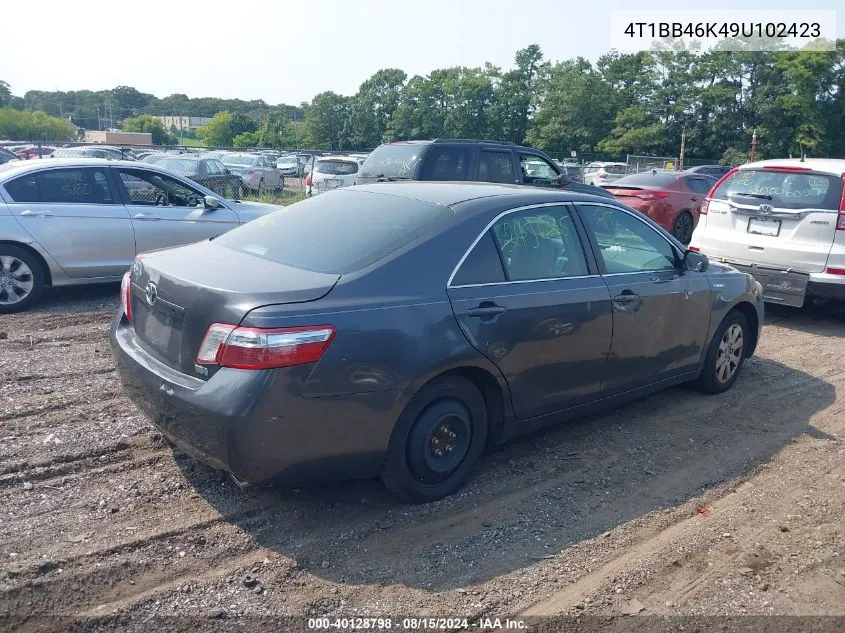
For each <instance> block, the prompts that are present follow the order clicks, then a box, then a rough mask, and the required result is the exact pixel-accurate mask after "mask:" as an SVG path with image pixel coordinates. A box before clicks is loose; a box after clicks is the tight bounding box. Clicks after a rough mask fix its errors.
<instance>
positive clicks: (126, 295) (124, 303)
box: [120, 270, 132, 321]
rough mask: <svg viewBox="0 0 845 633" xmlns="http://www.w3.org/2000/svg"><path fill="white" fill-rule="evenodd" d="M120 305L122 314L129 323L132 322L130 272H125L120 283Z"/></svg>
mask: <svg viewBox="0 0 845 633" xmlns="http://www.w3.org/2000/svg"><path fill="white" fill-rule="evenodd" d="M120 305H121V307H122V308H123V314H125V315H126V318H127V319H128V320H129V321H132V271H131V270H129V271H126V272H125V273H124V274H123V279H122V280H121V281H120Z"/></svg>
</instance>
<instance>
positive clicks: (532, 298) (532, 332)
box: [447, 204, 612, 419]
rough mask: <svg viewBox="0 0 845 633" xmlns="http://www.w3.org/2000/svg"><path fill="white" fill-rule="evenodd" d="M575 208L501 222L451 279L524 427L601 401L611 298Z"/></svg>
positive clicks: (548, 208) (465, 319)
mask: <svg viewBox="0 0 845 633" xmlns="http://www.w3.org/2000/svg"><path fill="white" fill-rule="evenodd" d="M584 245H585V237H584V234H583V232H582V230H581V229H580V228H579V227H578V225H577V223H576V221H575V220H574V216H573V213H572V211H571V209H570V208H568V207H567V206H566V205H563V204H555V205H540V206H535V207H530V208H526V209H519V210H513V211H510V212H507V213H505V214H503V215H501V216H500V217H499V218H498V219H497V220H496V221H495V222H494V223H493V225H492V226H491V227H489V228H488V229H487V230H485V232H484V233H483V234H482V235H481V236H479V238H478V239H477V241H476V243H475V244H473V246H472V248H471V250H469V252H468V253H467V254H466V255H465V256H464V258H463V259H462V260H461V263H460V264H459V266H458V267H457V268H456V270H455V272H454V273H453V275H452V278H451V279H450V280H449V284H448V290H447V292H448V295H449V299H450V300H451V302H452V308H453V310H454V313H455V317H456V318H457V320H458V322H459V324H460V326H461V329H462V330H463V332H464V334H465V335H466V337H467V339H468V340H469V341H470V343H471V344H472V345H473V346H474V347H475V348H476V349H477V350H478V351H479V352H480V353H481V354H483V355H484V356H486V357H487V358H488V359H490V360H491V361H492V362H493V363H495V364H496V365H497V366H498V368H499V369H500V370H501V372H502V375H503V376H504V377H505V379H506V380H507V382H508V385H509V387H510V392H511V399H512V404H513V407H514V411H515V413H516V415H517V416H518V417H520V418H523V419H527V418H533V417H536V416H539V415H543V414H547V413H551V412H554V411H559V410H562V409H565V408H568V407H570V406H575V405H577V404H580V403H583V402H586V401H588V400H590V399H592V398H595V397H596V396H597V395H598V394H599V393H600V391H601V383H602V375H603V372H604V369H605V364H606V361H607V357H608V353H609V352H610V344H611V335H612V314H611V305H610V293H609V292H608V289H607V286H606V285H605V283H604V282H603V281H602V279H601V277H599V276H598V274H597V272H598V271H597V269H596V268H595V262H594V260H592V258H591V257H590V258H589V259H588V257H587V254H588V253H589V249H588V248H584Z"/></svg>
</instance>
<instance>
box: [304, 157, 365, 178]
mask: <svg viewBox="0 0 845 633" xmlns="http://www.w3.org/2000/svg"><path fill="white" fill-rule="evenodd" d="M314 171H315V172H317V173H318V174H329V175H333V176H350V175H352V174H354V173H356V172H357V171H358V163H353V162H351V161H343V160H318V161H317V162H316V163H314Z"/></svg>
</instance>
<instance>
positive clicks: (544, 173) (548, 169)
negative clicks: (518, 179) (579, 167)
mask: <svg viewBox="0 0 845 633" xmlns="http://www.w3.org/2000/svg"><path fill="white" fill-rule="evenodd" d="M519 167H520V170H521V171H522V180H523V182H526V183H549V182H551V181H553V180H555V179H556V178H557V172H556V171H555V168H554V167H552V166H551V164H550V163H549V162H547V161H545V160H543V159H542V158H540V157H539V156H531V155H528V154H520V155H519Z"/></svg>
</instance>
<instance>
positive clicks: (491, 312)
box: [467, 304, 506, 319]
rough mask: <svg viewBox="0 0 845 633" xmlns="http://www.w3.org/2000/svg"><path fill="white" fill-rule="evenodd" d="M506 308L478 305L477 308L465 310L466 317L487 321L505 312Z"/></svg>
mask: <svg viewBox="0 0 845 633" xmlns="http://www.w3.org/2000/svg"><path fill="white" fill-rule="evenodd" d="M505 310H506V308H505V307H504V306H497V305H495V304H494V305H484V304H482V305H480V306H478V307H477V308H470V309H469V310H467V316H471V317H478V318H481V319H488V318H490V317H494V316H497V315H499V314H502V313H503V312H505Z"/></svg>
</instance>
